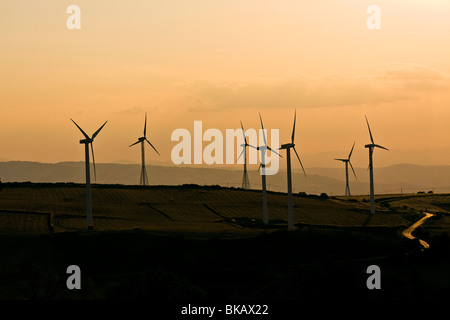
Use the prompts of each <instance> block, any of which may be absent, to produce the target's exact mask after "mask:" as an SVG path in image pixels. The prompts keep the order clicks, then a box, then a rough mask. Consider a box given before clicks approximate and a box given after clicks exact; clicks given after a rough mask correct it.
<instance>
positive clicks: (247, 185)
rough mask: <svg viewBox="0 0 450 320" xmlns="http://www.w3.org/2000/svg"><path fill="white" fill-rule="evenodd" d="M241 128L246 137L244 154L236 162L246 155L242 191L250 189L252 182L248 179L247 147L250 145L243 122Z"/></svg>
mask: <svg viewBox="0 0 450 320" xmlns="http://www.w3.org/2000/svg"><path fill="white" fill-rule="evenodd" d="M241 128H242V134H243V136H244V143H243V144H241V147H242V152H241V154H240V155H239V157H238V158H237V160H236V162H238V161H239V159H240V158H241V156H242V155H244V175H243V176H242V189H250V180H249V179H248V173H247V147H249V146H250V145H249V144H248V142H247V137H246V136H245V131H244V126H243V125H242V121H241Z"/></svg>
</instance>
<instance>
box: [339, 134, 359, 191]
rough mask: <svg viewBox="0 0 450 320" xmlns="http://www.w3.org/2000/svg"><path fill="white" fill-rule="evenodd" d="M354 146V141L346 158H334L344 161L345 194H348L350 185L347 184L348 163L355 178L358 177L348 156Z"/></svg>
mask: <svg viewBox="0 0 450 320" xmlns="http://www.w3.org/2000/svg"><path fill="white" fill-rule="evenodd" d="M354 147H355V142H353V147H352V150H350V154H349V155H348V158H347V159H334V160H337V161H342V162H344V163H345V196H346V197H347V196H350V186H349V184H348V165H349V164H350V167H351V168H352V171H353V174H354V175H355V178H356V180H358V178H357V177H356V173H355V170H354V169H353V166H352V163H351V162H350V157H351V156H352V152H353V148H354Z"/></svg>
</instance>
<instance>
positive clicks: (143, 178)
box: [129, 112, 159, 186]
mask: <svg viewBox="0 0 450 320" xmlns="http://www.w3.org/2000/svg"><path fill="white" fill-rule="evenodd" d="M146 133H147V112H146V113H145V123H144V136H143V137H140V138H138V141H136V142H135V143H133V144H132V145H129V147H132V146H134V145H135V144H138V143H140V144H141V157H142V168H141V178H140V180H139V184H140V185H142V186H146V185H148V177H147V170H146V169H145V145H144V142H145V141H147V142H148V144H149V145H150V146H151V147H152V148H153V150H155V151H156V153H157V154H158V155H159V152H158V151H157V150H156V149H155V147H154V146H153V145H152V144H151V142H150V141H148V140H147V137H146Z"/></svg>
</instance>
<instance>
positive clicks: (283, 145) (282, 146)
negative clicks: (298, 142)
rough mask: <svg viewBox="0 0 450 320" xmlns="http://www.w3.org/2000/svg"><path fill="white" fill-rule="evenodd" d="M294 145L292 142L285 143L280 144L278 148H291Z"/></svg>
mask: <svg viewBox="0 0 450 320" xmlns="http://www.w3.org/2000/svg"><path fill="white" fill-rule="evenodd" d="M293 147H295V144H293V143H286V144H282V145H281V147H280V149H289V148H293Z"/></svg>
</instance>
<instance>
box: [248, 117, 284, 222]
mask: <svg viewBox="0 0 450 320" xmlns="http://www.w3.org/2000/svg"><path fill="white" fill-rule="evenodd" d="M259 120H260V121H261V129H262V133H263V138H264V145H262V146H259V147H256V150H259V151H261V163H260V165H259V168H258V171H259V169H260V168H262V171H261V179H262V196H263V197H262V201H263V223H265V224H268V223H269V214H268V212H267V190H266V160H265V159H266V152H267V150H270V151H271V152H274V153H275V154H277V155H278V156H279V157H281V156H280V154H279V153H278V152H276V151H274V150H272V149H271V148H270V147H269V146H268V145H267V140H266V134H265V133H264V125H263V121H262V118H261V113H260V114H259ZM249 147H252V148H255V147H253V146H251V145H249Z"/></svg>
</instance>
